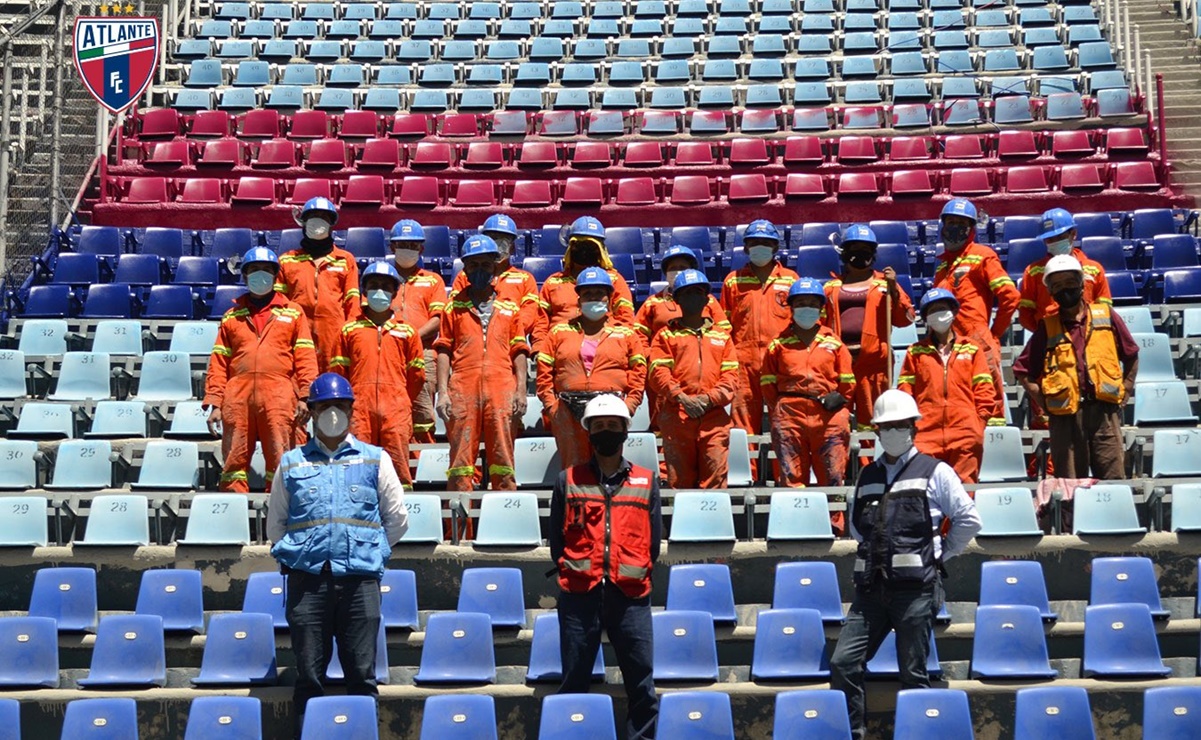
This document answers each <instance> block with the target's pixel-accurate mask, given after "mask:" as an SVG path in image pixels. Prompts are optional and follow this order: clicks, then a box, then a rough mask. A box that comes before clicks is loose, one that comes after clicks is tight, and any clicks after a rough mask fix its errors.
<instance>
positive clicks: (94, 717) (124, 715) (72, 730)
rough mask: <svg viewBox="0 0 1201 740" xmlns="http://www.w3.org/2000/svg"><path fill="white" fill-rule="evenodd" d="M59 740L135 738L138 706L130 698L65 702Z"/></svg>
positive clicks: (124, 739)
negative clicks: (65, 707) (65, 706)
mask: <svg viewBox="0 0 1201 740" xmlns="http://www.w3.org/2000/svg"><path fill="white" fill-rule="evenodd" d="M61 738H62V740H79V739H80V738H86V739H87V740H138V705H137V702H135V701H134V700H133V699H126V698H113V699H76V700H74V701H69V702H67V711H66V713H65V714H64V715H63V732H62V735H61Z"/></svg>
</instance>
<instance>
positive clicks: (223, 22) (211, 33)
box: [196, 18, 237, 39]
mask: <svg viewBox="0 0 1201 740" xmlns="http://www.w3.org/2000/svg"><path fill="white" fill-rule="evenodd" d="M230 20H231V19H229V18H209V19H207V20H205V21H203V22H202V23H201V24H200V28H199V29H198V30H197V31H196V37H197V38H207V39H221V38H229V37H231V36H235V35H237V34H235V33H234V24H233V23H231V22H230Z"/></svg>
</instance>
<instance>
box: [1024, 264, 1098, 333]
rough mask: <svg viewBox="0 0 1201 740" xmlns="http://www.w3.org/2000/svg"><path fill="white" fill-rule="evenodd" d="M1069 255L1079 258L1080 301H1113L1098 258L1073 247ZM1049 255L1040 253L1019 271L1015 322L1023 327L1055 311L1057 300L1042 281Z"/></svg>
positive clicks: (1031, 326) (1035, 324) (1035, 325)
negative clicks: (1094, 258) (1082, 271)
mask: <svg viewBox="0 0 1201 740" xmlns="http://www.w3.org/2000/svg"><path fill="white" fill-rule="evenodd" d="M1072 256H1073V257H1075V258H1076V259H1077V260H1079V261H1080V266H1081V267H1083V268H1084V299H1083V300H1084V301H1085V303H1104V304H1106V305H1108V306H1112V305H1113V294H1112V293H1110V291H1109V280H1107V279H1106V277H1105V268H1104V267H1102V266H1101V263H1100V262H1097V261H1096V260H1090V259H1089V258H1088V257H1087V256H1085V254H1084V251H1083V250H1081V249H1079V248H1076V249H1073V250H1072ZM1050 259H1051V258H1050V256H1047V257H1043V258H1042V259H1040V260H1039V261H1037V262H1034V263H1031V264H1029V265H1027V266H1026V271H1025V272H1024V273H1022V288H1021V291H1022V292H1021V301H1020V302H1019V303H1018V323H1020V324H1021V325H1022V328H1023V329H1025V330H1026V331H1034V330H1035V329H1037V328H1038V325H1039V324H1041V323H1042V320H1043V319H1044V318H1046V317H1047V315H1048V314H1054V313H1059V304H1058V303H1056V302H1055V299H1054V298H1052V297H1051V294H1050V293H1048V292H1047V286H1045V285H1043V272H1044V271H1045V270H1046V269H1047V261H1048V260H1050Z"/></svg>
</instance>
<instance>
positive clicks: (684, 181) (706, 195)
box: [671, 175, 713, 206]
mask: <svg viewBox="0 0 1201 740" xmlns="http://www.w3.org/2000/svg"><path fill="white" fill-rule="evenodd" d="M712 200H713V189H712V188H711V187H710V181H709V178H707V177H705V176H704V175H677V176H676V177H674V178H672V181H671V203H672V205H677V206H700V205H704V204H706V203H708V202H710V201H712Z"/></svg>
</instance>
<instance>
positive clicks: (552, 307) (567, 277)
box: [532, 267, 634, 346]
mask: <svg viewBox="0 0 1201 740" xmlns="http://www.w3.org/2000/svg"><path fill="white" fill-rule="evenodd" d="M606 272H608V273H609V277H610V278H611V279H612V280H613V293H612V295H611V296H610V298H609V316H611V317H612V320H613V322H614V323H615V324H619V325H621V326H628V327H633V326H634V294H633V293H631V292H630V286H629V283H627V282H626V279H625V278H623V277H622V276H621V273H619V272H618V271H617V270H614V269H613V268H611V267H610V268H609V269H607V270H606ZM579 301H580V297H579V295H577V294H576V292H575V278H574V277H572V276H571V273H570V272H567V271H566V270H563V271H561V272H556V273H555V274H554V275H551V276H550V277H548V278H547V279H546V282H545V283H543V284H542V291H541V292H539V293H538V309H539V310H538V316H537V318H536V319H535V321H534V330H533V332H532V333H533V335H534V345H535V346H537V345H538V344H539V343H540V342H542V341H543V340H544V339H546V337H547V335H548V334H549V333H550V330H551V328H552V327H554V326H557V325H559V324H562V323H563V322H565V321H571V320H572V319H574V318H575V317H576V316H579V315H580V303H579Z"/></svg>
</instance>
